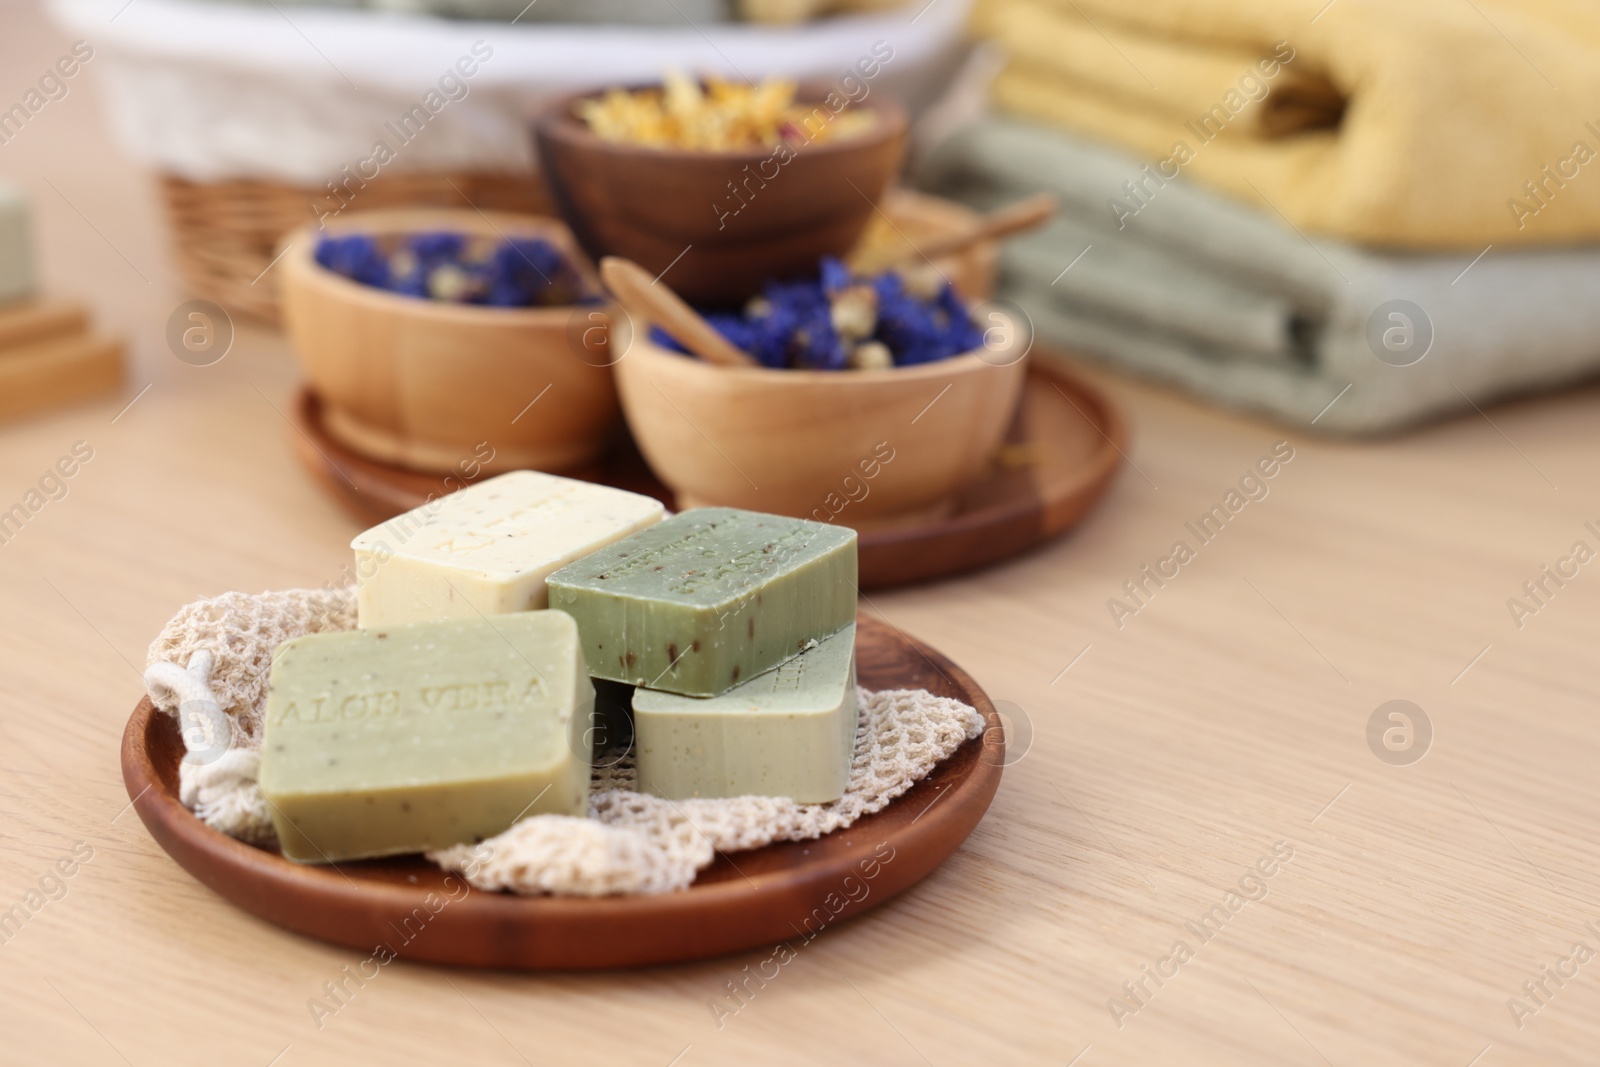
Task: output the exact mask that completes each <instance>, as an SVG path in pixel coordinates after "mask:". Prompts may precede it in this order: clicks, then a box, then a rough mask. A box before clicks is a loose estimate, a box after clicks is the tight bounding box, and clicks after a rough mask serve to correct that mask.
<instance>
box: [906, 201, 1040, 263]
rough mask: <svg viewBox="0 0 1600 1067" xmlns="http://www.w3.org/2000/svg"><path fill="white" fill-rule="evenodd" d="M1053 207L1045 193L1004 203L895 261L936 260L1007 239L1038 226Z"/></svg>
mask: <svg viewBox="0 0 1600 1067" xmlns="http://www.w3.org/2000/svg"><path fill="white" fill-rule="evenodd" d="M1056 207H1057V202H1056V198H1055V197H1053V196H1051V195H1050V194H1049V193H1039V194H1037V195H1035V196H1030V197H1028V198H1027V199H1025V200H1018V201H1017V202H1016V203H1014V204H1007V205H1006V206H1005V207H1003V208H999V209H998V210H995V211H991V212H989V213H988V214H987V215H984V216H983V217H982V218H981V219H980V220H979V221H978V224H977V225H976V226H974V227H972V228H971V229H970V230H963V231H962V232H960V233H955V234H951V235H950V236H948V237H941V238H938V239H936V240H933V241H929V242H928V243H927V244H925V245H923V246H922V247H921V248H918V249H914V250H913V251H911V252H909V253H907V254H906V255H903V256H900V257H898V258H899V259H900V260H906V259H911V258H912V257H918V258H921V259H938V258H939V257H940V256H950V255H955V254H956V253H958V252H964V251H966V250H967V249H968V248H971V247H972V246H973V245H975V244H977V243H979V242H980V241H990V240H995V239H997V238H1000V237H1009V236H1011V235H1012V234H1014V233H1021V232H1022V231H1024V230H1031V229H1033V228H1034V227H1035V226H1039V225H1042V224H1043V223H1045V222H1047V221H1048V220H1049V219H1050V217H1051V216H1052V215H1054V214H1055V213H1056Z"/></svg>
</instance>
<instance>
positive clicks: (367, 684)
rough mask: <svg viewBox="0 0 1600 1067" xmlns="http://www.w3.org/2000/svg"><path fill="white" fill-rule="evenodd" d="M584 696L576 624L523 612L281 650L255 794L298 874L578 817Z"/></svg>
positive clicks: (584, 802) (585, 786) (343, 636)
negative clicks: (314, 866)
mask: <svg viewBox="0 0 1600 1067" xmlns="http://www.w3.org/2000/svg"><path fill="white" fill-rule="evenodd" d="M593 702H594V688H593V686H591V685H590V683H589V674H588V671H587V669H586V668H585V666H584V662H583V652H582V650H581V648H580V646H579V644H578V627H577V625H576V624H575V623H574V622H573V621H572V616H570V615H567V614H565V613H564V612H560V611H530V612H521V613H518V614H514V615H497V616H494V617H491V618H488V619H473V620H465V619H463V620H451V621H447V622H424V623H412V624H410V625H403V626H394V627H386V628H383V629H377V630H351V631H348V632H345V633H325V634H310V635H307V636H305V637H298V638H295V639H294V640H292V641H286V642H285V643H284V644H283V645H281V646H279V648H278V650H277V652H276V653H275V655H274V658H273V663H272V674H271V679H270V688H269V690H268V693H267V707H266V725H265V730H264V733H263V735H262V743H261V773H260V784H261V792H262V794H263V795H264V796H265V797H266V798H267V800H268V802H269V805H270V807H271V814H272V824H273V826H274V827H275V828H276V829H277V831H278V841H279V843H280V844H281V846H282V848H283V854H284V855H285V856H287V857H289V858H290V859H292V860H297V861H299V862H301V863H335V862H338V861H340V860H347V859H359V858H363V857H367V856H386V855H392V854H395V853H402V852H421V851H424V850H426V849H433V848H444V847H447V846H450V845H455V844H461V843H464V842H466V843H470V842H476V841H481V840H483V839H484V838H486V837H491V836H493V835H495V834H498V833H500V832H501V831H503V830H506V829H509V828H510V827H511V825H512V823H514V822H516V821H517V820H518V819H520V818H521V817H523V816H524V815H532V814H537V813H544V812H554V813H557V814H563V815H578V816H582V815H585V814H587V812H588V801H589V765H590V747H589V740H588V736H587V731H588V727H589V717H588V714H587V711H588V709H589V708H590V707H592V706H593Z"/></svg>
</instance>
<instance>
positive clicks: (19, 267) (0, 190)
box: [0, 127, 34, 302]
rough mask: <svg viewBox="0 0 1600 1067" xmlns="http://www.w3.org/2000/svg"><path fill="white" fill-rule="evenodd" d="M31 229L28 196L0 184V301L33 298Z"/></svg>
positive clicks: (19, 190) (7, 185)
mask: <svg viewBox="0 0 1600 1067" xmlns="http://www.w3.org/2000/svg"><path fill="white" fill-rule="evenodd" d="M0 130H3V127H0ZM31 229H32V227H31V223H30V222H29V215H28V200H27V197H25V196H23V195H22V190H21V189H18V188H17V187H16V186H14V185H12V184H10V183H9V182H4V181H0V302H5V301H8V300H21V299H23V298H24V297H29V296H32V295H33V289H34V276H33V242H32V239H31Z"/></svg>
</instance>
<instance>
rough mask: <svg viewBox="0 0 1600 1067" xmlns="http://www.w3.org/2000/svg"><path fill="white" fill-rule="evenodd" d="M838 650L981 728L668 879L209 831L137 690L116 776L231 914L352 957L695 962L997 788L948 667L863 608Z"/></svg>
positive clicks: (840, 907) (841, 912) (511, 963)
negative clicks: (376, 852) (884, 803)
mask: <svg viewBox="0 0 1600 1067" xmlns="http://www.w3.org/2000/svg"><path fill="white" fill-rule="evenodd" d="M856 655H857V669H858V672H859V677H860V680H861V684H862V685H863V686H866V687H867V688H868V689H874V690H881V689H902V688H904V689H926V690H928V691H930V692H932V693H935V694H938V695H940V696H948V697H955V698H956V699H958V700H962V701H964V702H966V703H968V704H970V705H972V706H973V707H975V708H977V709H978V710H979V711H980V712H981V713H982V714H983V716H984V718H985V720H986V722H987V727H986V730H985V732H984V734H983V735H982V736H981V737H979V738H977V739H974V740H972V741H969V742H967V743H966V744H965V745H963V746H962V747H961V748H959V749H957V750H956V752H955V753H954V754H952V755H951V757H950V758H949V759H947V760H945V761H944V762H943V763H941V764H939V765H938V766H937V767H935V768H934V769H933V772H932V773H931V774H929V775H928V777H926V778H924V779H923V780H922V781H920V782H918V783H917V784H916V785H915V786H914V787H912V789H911V790H910V791H909V792H907V793H906V794H904V795H903V796H901V797H900V798H899V799H898V800H896V801H895V802H894V803H893V804H891V805H889V806H888V807H887V808H885V809H884V810H883V811H881V812H878V813H877V814H876V815H869V816H867V817H865V818H863V819H861V820H859V821H857V822H856V823H855V824H854V825H853V826H850V827H848V828H847V829H844V830H840V831H837V832H835V833H832V834H829V835H828V836H826V837H822V838H819V839H818V840H815V841H802V842H786V843H781V844H774V845H769V846H767V847H766V848H762V849H756V850H753V851H750V852H739V853H734V854H732V855H719V856H718V857H717V859H716V860H715V861H714V862H713V864H712V865H711V866H710V867H708V868H707V869H705V870H704V871H702V872H701V873H700V876H699V878H698V879H697V880H696V881H695V883H694V884H693V885H692V886H691V887H690V888H688V889H687V890H684V891H683V892H679V893H668V894H663V895H659V896H614V897H599V898H579V897H545V896H514V895H511V894H507V893H487V892H480V891H478V890H470V889H469V888H468V887H467V886H466V884H465V883H464V882H463V881H462V880H461V879H460V878H459V876H455V875H446V874H445V872H443V871H441V870H439V869H438V868H437V867H434V866H433V865H432V864H429V863H428V862H426V861H425V860H423V859H422V858H421V857H419V856H407V857H400V858H396V859H386V860H366V861H361V862H356V863H345V864H340V865H338V866H337V867H334V866H306V865H302V864H297V863H292V862H290V861H289V860H286V859H284V858H283V857H282V856H280V855H278V854H277V853H276V852H273V851H267V850H264V849H260V848H256V847H253V846H251V845H247V844H245V843H243V842H241V841H237V840H235V839H233V838H231V837H227V836H225V835H223V834H221V833H219V832H217V831H216V830H213V829H211V828H210V827H208V826H206V825H205V824H204V823H202V822H201V821H200V820H199V819H197V818H196V817H195V816H194V815H193V814H192V813H191V812H190V811H188V809H186V808H185V807H184V806H183V805H182V804H181V803H180V802H179V800H178V763H179V761H180V760H181V759H182V758H183V742H182V740H181V739H180V737H179V736H178V729H177V724H176V722H175V721H174V720H173V719H172V717H171V716H168V715H162V714H160V713H159V712H157V711H155V709H154V708H153V707H152V705H151V704H150V701H149V700H148V699H146V700H143V701H141V702H140V703H139V706H138V707H137V708H135V709H134V712H133V716H132V718H130V719H129V720H128V727H127V730H126V732H125V733H124V735H123V739H122V775H123V779H124V781H125V783H126V785H127V789H128V796H129V797H131V798H132V799H133V804H134V808H135V809H136V810H137V811H138V813H139V817H140V818H141V819H142V820H144V824H145V826H146V827H147V828H148V829H149V831H150V834H151V836H152V837H154V838H155V839H156V842H157V843H158V844H159V845H160V846H161V847H162V848H163V849H165V850H166V852H167V853H168V854H169V855H170V856H171V857H172V858H173V859H174V860H176V861H177V862H178V864H179V865H180V866H182V867H183V868H184V869H185V870H187V871H188V872H189V873H190V874H192V875H194V877H195V878H197V879H198V880H199V881H201V882H202V883H204V884H205V885H207V886H209V887H210V888H211V889H212V890H214V891H215V892H217V893H218V894H220V895H221V896H223V897H225V898H226V899H228V900H229V901H231V902H233V903H234V904H236V905H238V906H239V907H241V908H243V909H244V910H246V911H248V912H251V913H252V914H254V915H258V916H260V917H261V918H263V919H266V920H267V921H268V922H272V923H276V924H277V925H279V926H282V927H285V928H287V929H290V930H293V931H296V932H298V933H302V934H306V935H309V936H311V937H315V938H320V939H322V940H324V941H331V942H333V943H335V944H339V945H345V946H347V947H349V948H353V949H357V950H359V951H361V952H363V953H372V952H374V951H375V950H377V949H378V947H379V946H386V947H387V948H388V951H390V952H393V953H394V955H395V956H396V957H398V958H401V959H408V960H424V961H429V962H433V963H447V964H456V965H460V966H469V967H507V968H526V969H593V968H606V967H631V966H642V965H648V964H660V963H671V962H676V961H681V960H692V959H699V958H702V957H706V956H716V955H721V954H723V953H728V952H735V951H739V950H741V949H749V948H755V947H759V946H767V947H771V946H774V945H777V944H779V943H780V942H785V941H795V940H797V939H799V938H802V937H803V936H804V935H805V934H809V933H813V932H815V931H817V930H818V929H823V928H827V929H831V928H832V927H834V926H836V925H837V924H838V923H840V922H842V921H844V920H846V919H851V918H854V917H855V916H858V915H860V914H862V913H863V912H866V911H868V910H870V909H872V908H875V907H877V906H878V905H880V904H882V903H884V902H885V901H887V900H889V899H890V898H892V897H893V896H895V895H896V894H898V893H900V892H902V891H904V890H905V889H907V888H909V887H910V886H911V885H913V884H915V883H916V882H917V881H919V880H920V879H922V878H924V877H926V876H927V875H928V874H929V872H931V871H932V870H933V869H934V868H935V867H937V866H938V865H939V864H940V863H941V862H942V861H943V860H944V859H945V858H946V857H948V856H949V855H950V854H951V853H952V852H954V851H955V850H956V849H957V848H958V847H960V845H961V843H962V841H964V840H966V838H967V835H968V834H970V833H971V832H972V830H973V828H974V827H975V826H977V825H978V821H979V820H980V819H982V818H983V814H984V812H985V811H986V810H987V809H988V807H989V802H990V800H991V799H993V797H994V794H995V790H996V789H998V788H999V785H1000V774H1001V769H1002V765H1003V764H1004V762H1005V761H1004V755H1005V739H1004V736H1003V734H1002V728H1001V724H1000V719H999V717H998V715H997V714H996V713H995V709H994V706H993V705H992V704H991V703H990V702H989V698H988V697H987V696H985V695H984V692H983V690H982V689H980V688H978V686H977V684H976V683H975V682H974V681H973V680H972V679H971V678H970V677H968V676H967V674H966V672H964V671H963V670H961V668H959V667H957V666H956V665H955V664H954V663H952V662H950V660H948V659H946V658H945V657H944V656H942V655H940V654H939V653H938V652H936V651H934V650H933V649H931V648H928V647H927V646H926V645H923V644H921V643H920V642H918V641H916V640H913V639H911V638H909V637H906V636H905V635H904V634H902V633H900V632H899V631H898V630H897V629H895V628H894V627H893V626H890V625H889V624H887V623H885V622H882V621H879V620H876V619H873V618H870V617H867V616H862V617H861V618H860V619H859V625H858V629H857V646H856ZM447 879H448V881H447ZM430 895H432V903H433V905H434V907H433V908H430V907H429V906H428V904H427V903H426V902H427V901H428V898H429V897H430ZM446 898H448V901H449V902H448V903H446V904H444V905H443V906H442V907H440V906H439V902H440V901H441V900H444V899H446ZM973 921H974V922H977V921H978V920H976V919H974V920H973Z"/></svg>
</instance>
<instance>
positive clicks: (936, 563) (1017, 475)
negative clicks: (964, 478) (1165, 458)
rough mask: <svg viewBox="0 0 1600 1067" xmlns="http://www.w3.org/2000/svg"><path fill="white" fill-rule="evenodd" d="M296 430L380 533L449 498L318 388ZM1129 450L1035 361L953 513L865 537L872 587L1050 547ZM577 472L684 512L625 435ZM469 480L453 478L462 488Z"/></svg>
mask: <svg viewBox="0 0 1600 1067" xmlns="http://www.w3.org/2000/svg"><path fill="white" fill-rule="evenodd" d="M294 422H295V429H296V431H297V432H296V433H294V434H293V435H292V440H293V442H294V446H295V452H296V454H297V455H298V456H299V457H300V460H301V462H302V463H304V464H305V466H306V467H307V468H308V469H309V470H310V471H311V473H312V474H313V475H315V476H316V478H317V481H318V482H319V483H320V484H321V485H322V486H323V487H324V488H325V489H327V490H328V491H329V492H330V493H332V494H333V496H334V497H335V498H337V499H338V500H339V501H340V502H341V503H342V504H344V505H345V507H346V508H348V509H349V510H350V511H351V512H352V513H353V514H355V516H356V517H357V518H358V519H360V520H361V521H362V522H364V523H367V524H369V525H376V524H377V523H380V522H383V521H385V520H387V519H390V518H393V517H394V516H396V515H398V514H400V513H401V512H403V511H409V510H411V509H412V508H414V507H417V506H418V505H420V504H422V503H423V502H424V501H426V500H427V499H428V498H429V497H430V496H439V495H443V494H444V493H446V492H448V491H449V490H448V489H447V488H446V487H445V485H444V476H443V475H437V474H428V473H423V472H420V471H413V470H406V469H404V468H401V467H395V466H391V465H389V464H385V463H381V462H378V461H377V460H372V459H368V458H366V457H365V456H363V455H361V454H359V453H357V452H354V451H352V450H350V449H349V448H346V447H345V446H344V445H342V444H340V443H339V442H338V441H336V440H335V439H334V438H333V437H332V436H330V435H329V434H328V432H327V431H326V429H325V428H324V427H323V424H322V406H321V402H320V401H319V400H318V398H317V397H316V395H315V394H313V393H312V392H311V391H310V390H308V389H302V390H301V392H300V396H299V399H298V402H297V403H296V405H295V408H294ZM1126 448H1127V424H1126V422H1125V421H1124V419H1123V417H1122V414H1121V412H1120V411H1118V410H1117V408H1116V406H1115V405H1114V404H1113V403H1112V401H1111V399H1110V398H1109V397H1107V396H1106V395H1105V394H1104V393H1102V392H1101V391H1100V390H1099V389H1097V388H1095V387H1094V386H1092V385H1090V384H1088V383H1087V382H1084V381H1082V380H1080V379H1078V378H1076V377H1073V376H1072V375H1070V374H1068V373H1067V372H1065V371H1063V370H1061V369H1060V368H1059V367H1057V366H1055V365H1053V364H1052V363H1051V362H1050V361H1049V359H1048V357H1046V358H1045V359H1040V358H1035V359H1034V363H1033V369H1032V371H1031V373H1030V374H1029V375H1028V384H1027V388H1026V389H1025V390H1024V392H1023V397H1022V403H1021V405H1020V406H1019V409H1018V411H1017V416H1016V418H1015V419H1014V420H1013V422H1012V425H1011V429H1010V430H1009V432H1008V434H1007V437H1006V444H1005V447H1004V448H1003V449H1002V451H1001V454H1000V456H999V457H998V459H997V460H996V462H995V463H994V464H993V465H991V467H990V469H989V470H988V472H986V474H985V475H984V476H983V477H981V478H980V479H979V480H978V481H976V482H974V483H973V484H972V485H969V486H967V488H966V489H964V490H962V492H961V494H960V496H959V497H958V498H957V500H956V503H955V507H954V508H953V510H952V511H951V512H950V513H949V514H947V515H945V516H943V517H940V518H935V519H928V520H926V521H921V522H917V523H914V524H909V525H902V526H894V527H884V528H877V529H866V530H863V531H861V542H860V565H861V577H860V582H861V588H863V589H876V588H883V587H885V586H893V585H904V584H906V583H909V582H923V581H929V580H932V579H935V578H942V577H945V576H946V575H951V574H958V573H960V572H962V571H966V570H972V569H975V568H978V567H983V566H987V565H989V564H992V563H996V562H999V561H1000V560H1003V559H1007V558H1009V557H1011V556H1015V555H1017V554H1018V553H1021V552H1026V551H1027V550H1028V549H1030V548H1034V547H1036V546H1037V545H1039V544H1042V543H1043V542H1045V541H1048V540H1049V539H1051V538H1052V537H1055V536H1056V535H1058V534H1060V533H1063V532H1065V531H1066V530H1068V529H1070V528H1071V527H1073V526H1074V525H1076V524H1077V522H1078V520H1080V519H1081V518H1083V517H1084V515H1086V514H1087V513H1088V512H1089V510H1090V509H1091V508H1092V507H1093V506H1094V505H1095V503H1096V502H1097V501H1099V499H1100V497H1101V495H1102V494H1103V493H1104V492H1105V490H1106V488H1107V487H1108V486H1109V485H1110V484H1111V480H1112V478H1113V477H1114V476H1115V475H1116V472H1117V465H1118V464H1119V463H1120V462H1121V460H1122V454H1123V452H1124V451H1125V450H1126ZM570 473H571V474H572V475H573V476H574V477H578V478H586V479H588V480H590V481H596V482H604V483H605V484H607V485H614V486H617V487H619V488H622V489H630V490H633V491H634V492H639V493H647V494H649V495H651V496H654V497H657V498H658V499H660V500H661V501H662V502H664V503H665V504H666V505H667V506H668V507H672V506H674V501H673V499H672V494H671V492H670V491H669V490H668V489H667V488H666V487H665V486H663V485H662V484H661V483H660V482H659V481H657V480H656V478H655V476H654V475H653V474H651V473H650V468H649V467H648V466H646V465H645V462H644V459H643V457H641V456H640V455H639V451H638V449H637V448H635V447H634V444H633V441H632V440H631V439H629V438H628V437H627V436H626V434H623V435H622V436H621V437H620V439H619V440H618V441H617V442H616V444H615V446H614V447H613V448H612V449H611V450H610V453H609V454H608V456H607V458H606V460H605V462H604V463H603V464H602V465H601V466H600V467H598V468H596V469H592V470H584V471H573V472H570ZM459 481H460V478H459V476H453V477H452V484H453V485H459ZM848 514H849V512H848V511H846V512H845V516H846V517H848Z"/></svg>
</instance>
